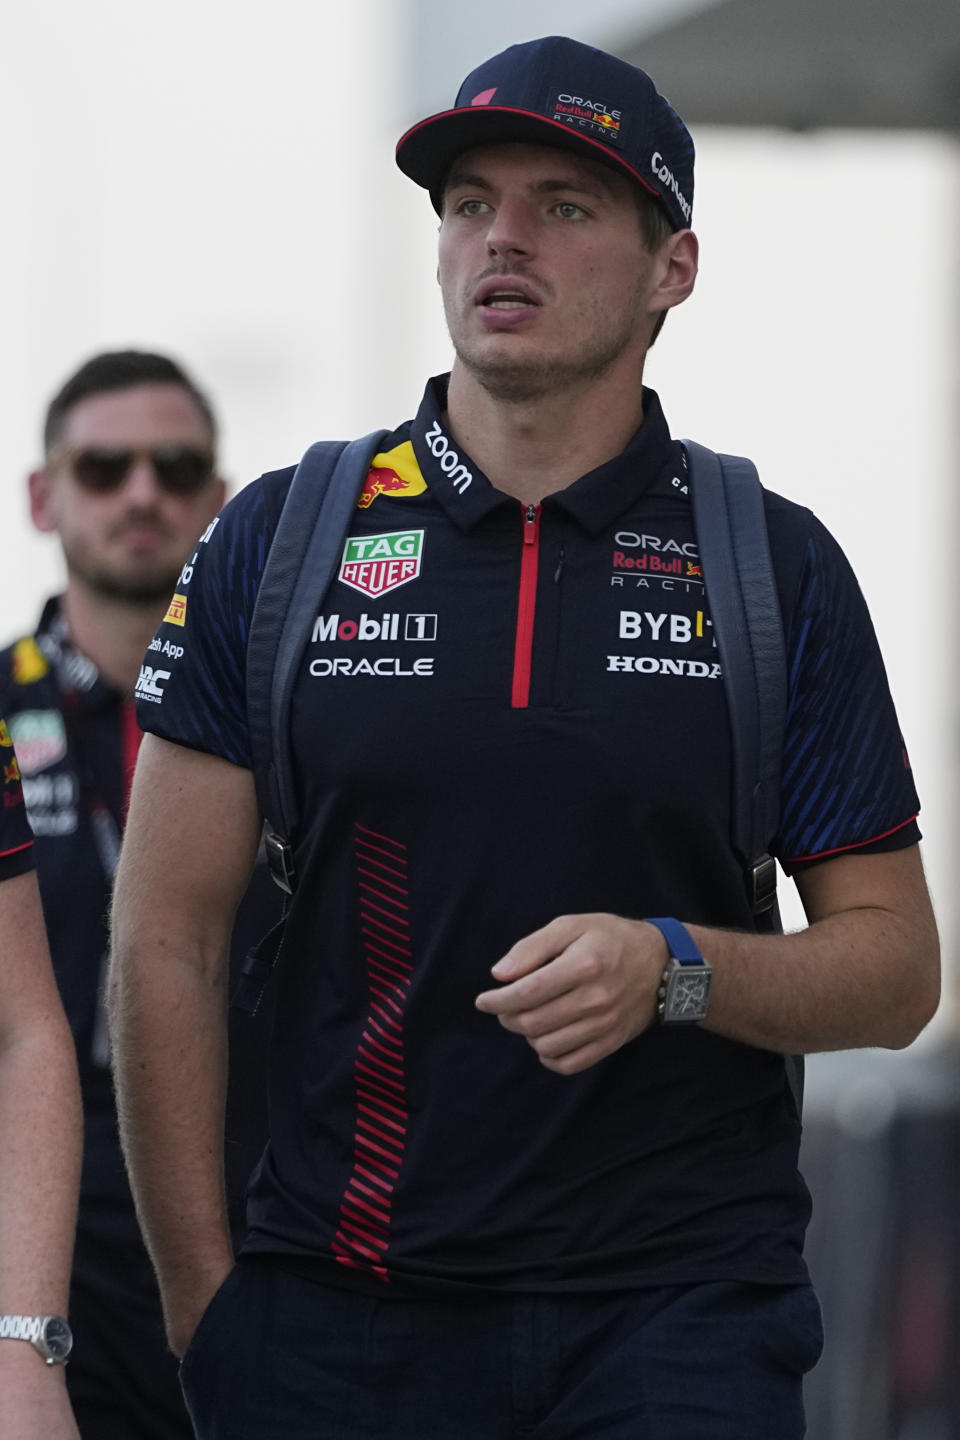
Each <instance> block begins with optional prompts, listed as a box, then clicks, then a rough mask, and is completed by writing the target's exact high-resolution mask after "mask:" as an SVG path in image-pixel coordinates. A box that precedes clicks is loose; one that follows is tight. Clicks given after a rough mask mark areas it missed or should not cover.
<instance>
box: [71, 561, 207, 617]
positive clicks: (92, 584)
mask: <svg viewBox="0 0 960 1440" xmlns="http://www.w3.org/2000/svg"><path fill="white" fill-rule="evenodd" d="M180 569H181V567H180V566H179V565H178V566H177V567H176V569H172V568H170V567H168V566H164V567H163V568H161V569H150V568H141V569H140V570H136V571H135V570H130V571H129V572H126V571H123V570H112V569H107V568H105V567H104V566H102V565H96V564H94V563H92V562H89V561H85V560H80V561H79V563H78V559H77V557H76V556H73V557H71V558H70V559H69V560H68V570H69V571H70V573H71V574H72V575H74V576H75V577H76V578H77V579H78V580H80V581H81V582H82V584H83V585H85V586H86V588H87V589H88V590H89V591H91V592H92V593H93V594H94V595H98V596H99V597H100V598H101V599H102V600H110V601H112V602H113V603H114V604H120V605H130V606H131V607H135V608H138V609H139V608H141V607H143V606H147V605H155V606H159V605H162V604H163V602H164V601H166V600H169V599H170V596H171V595H172V594H173V592H174V590H175V589H176V586H177V581H178V580H179V578H180Z"/></svg>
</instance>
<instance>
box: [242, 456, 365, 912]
mask: <svg viewBox="0 0 960 1440" xmlns="http://www.w3.org/2000/svg"><path fill="white" fill-rule="evenodd" d="M386 434H387V432H386V431H385V430H376V431H371V433H370V434H369V435H364V436H363V437H362V438H361V439H359V440H352V441H350V442H349V443H345V442H343V441H329V440H328V441H319V442H318V443H317V444H315V445H311V446H310V448H309V450H307V452H306V454H305V455H304V457H303V459H302V460H301V461H300V464H299V465H298V466H297V469H296V472H295V474H294V477H293V479H292V481H291V482H290V489H289V491H288V492H287V498H286V500H285V502H284V506H283V510H282V511H281V513H280V519H279V521H278V522H277V528H276V530H275V532H274V536H273V540H272V542H271V545H270V550H269V552H268V554H267V559H266V563H265V565H264V569H263V575H262V577H261V580H260V588H259V590H258V592H257V600H256V604H255V606H254V610H253V618H252V620H251V622H250V634H249V637H248V641H247V719H248V724H249V728H250V748H251V753H252V756H253V773H254V779H255V782H256V787H257V799H258V801H259V803H260V810H261V813H262V814H263V817H264V819H265V821H266V822H267V829H266V832H265V845H266V854H267V863H268V864H269V866H270V871H271V874H272V875H273V878H274V880H276V882H277V884H278V885H279V886H280V887H281V889H283V890H286V891H287V893H288V894H292V892H293V889H294V886H295V884H296V872H295V867H294V863H293V840H294V837H295V834H296V830H297V826H298V824H299V819H300V816H299V808H298V805H297V797H296V791H295V788H294V784H293V773H292V771H293V757H292V754H291V749H290V736H289V725H290V702H291V697H292V693H293V684H294V679H295V676H296V672H297V666H298V665H299V663H300V659H301V656H302V655H303V652H304V649H305V648H306V644H307V641H308V639H309V637H310V633H311V630H312V628H313V623H314V621H315V619H316V616H317V610H318V607H319V606H320V604H321V603H322V600H323V597H324V595H325V593H326V591H327V589H328V587H329V585H330V582H331V581H332V579H333V577H334V574H335V573H336V569H337V565H338V562H339V560H340V556H341V552H342V550H343V543H344V539H345V537H346V535H347V532H348V530H349V528H350V523H351V520H352V519H353V514H354V511H355V509H356V504H357V495H358V494H359V492H360V489H361V486H362V485H363V482H364V480H365V479H366V476H367V473H368V471H369V469H370V462H371V460H372V459H373V456H374V455H375V454H376V452H377V450H378V449H379V448H380V445H381V444H382V442H383V440H384V437H385V436H386Z"/></svg>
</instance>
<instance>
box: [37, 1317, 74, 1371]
mask: <svg viewBox="0 0 960 1440" xmlns="http://www.w3.org/2000/svg"><path fill="white" fill-rule="evenodd" d="M41 1339H42V1340H43V1343H44V1345H45V1346H46V1349H47V1353H48V1355H49V1356H50V1359H51V1360H53V1361H55V1362H56V1363H57V1364H61V1365H62V1364H63V1362H64V1361H65V1360H66V1358H67V1356H68V1355H69V1354H70V1351H71V1350H72V1349H73V1335H72V1334H71V1333H70V1326H69V1325H68V1324H67V1322H66V1320H61V1319H60V1316H59V1315H48V1316H47V1318H46V1320H45V1321H44V1323H43V1330H42V1332H41Z"/></svg>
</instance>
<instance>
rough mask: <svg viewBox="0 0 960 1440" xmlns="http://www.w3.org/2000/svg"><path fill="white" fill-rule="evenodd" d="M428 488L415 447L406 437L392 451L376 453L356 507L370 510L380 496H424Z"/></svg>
mask: <svg viewBox="0 0 960 1440" xmlns="http://www.w3.org/2000/svg"><path fill="white" fill-rule="evenodd" d="M426 488H427V482H426V481H425V480H424V478H423V476H422V474H421V473H420V466H419V465H418V464H417V459H416V456H415V455H414V453H413V446H412V445H411V444H410V441H409V440H405V441H404V442H403V444H402V445H395V446H394V448H393V449H392V450H386V451H384V452H383V453H382V454H379V455H374V457H373V462H372V463H371V466H370V469H369V471H368V473H367V478H366V480H365V481H364V482H363V489H362V490H361V491H360V494H359V496H358V497H357V509H358V510H369V508H370V506H371V505H372V504H373V502H374V500H376V498H377V496H378V495H422V494H423V492H424V490H426Z"/></svg>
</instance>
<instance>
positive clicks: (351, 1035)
mask: <svg viewBox="0 0 960 1440" xmlns="http://www.w3.org/2000/svg"><path fill="white" fill-rule="evenodd" d="M444 404H445V388H444V381H443V380H442V379H441V380H437V381H432V382H431V383H430V385H429V386H428V388H427V391H426V394H425V396H424V400H423V403H422V405H421V408H420V410H419V412H418V414H417V416H416V418H415V419H414V420H413V421H412V422H411V423H409V424H407V425H404V426H402V427H401V428H400V429H399V430H397V431H395V432H394V433H393V434H392V435H390V436H389V437H388V439H386V440H385V441H384V443H383V451H382V452H381V454H380V455H379V456H378V457H376V458H375V460H374V464H373V468H372V470H371V474H370V477H369V479H368V482H367V485H366V486H365V489H364V493H363V495H362V496H361V503H360V506H359V507H358V509H357V512H356V516H355V521H354V524H353V526H352V530H351V534H350V537H349V538H348V539H347V541H346V543H345V546H344V552H343V558H342V563H341V566H340V570H339V574H338V577H337V579H336V580H335V582H334V583H333V585H332V586H331V588H330V590H329V592H328V593H327V595H326V596H325V597H322V596H320V595H318V597H317V611H316V616H317V618H316V623H315V625H314V629H313V633H312V637H311V640H310V643H309V644H308V646H307V650H306V654H305V657H304V660H303V663H302V668H301V671H300V674H299V676H298V679H297V682H296V688H295V692H294V700H293V720H292V731H293V735H292V739H293V752H294V759H295V769H296V774H297V779H298V785H299V788H300V800H301V812H302V814H303V815H304V817H305V821H304V835H303V841H302V845H301V847H300V851H299V855H298V871H299V874H300V877H301V878H300V885H299V889H298V891H297V894H296V897H295V899H294V902H293V905H292V909H291V913H290V918H289V921H288V927H287V936H286V942H285V946H284V956H283V959H282V961H281V964H280V970H279V973H278V975H277V984H278V987H279V988H278V997H277V1022H276V1031H275V1036H274V1052H273V1067H272V1068H273V1083H272V1115H271V1141H270V1145H269V1147H268V1151H267V1156H266V1160H265V1163H264V1165H263V1166H262V1168H261V1172H260V1175H259V1178H258V1181H257V1183H256V1185H255V1187H254V1190H253V1194H252V1197H251V1204H250V1212H249V1215H250V1225H251V1231H250V1239H249V1241H248V1248H249V1249H251V1250H256V1251H267V1252H270V1251H272V1252H276V1253H278V1254H281V1255H286V1256H287V1257H289V1260H290V1262H291V1263H296V1264H298V1265H300V1266H304V1265H306V1266H309V1267H312V1268H313V1269H315V1270H316V1272H317V1273H318V1274H321V1275H324V1276H326V1277H327V1278H329V1279H331V1280H333V1281H334V1282H335V1283H339V1284H346V1285H355V1286H359V1287H362V1288H368V1289H372V1290H376V1291H380V1292H383V1293H407V1292H425V1293H426V1292H430V1291H431V1290H442V1289H447V1290H450V1291H455V1290H457V1289H466V1288H469V1287H478V1286H479V1287H499V1288H506V1289H512V1290H530V1291H544V1290H610V1289H619V1288H630V1287H634V1286H638V1285H647V1284H662V1283H685V1282H689V1281H699V1280H715V1279H723V1278H737V1279H742V1280H754V1281H765V1282H785V1281H793V1280H799V1279H802V1278H804V1277H805V1270H804V1266H803V1262H802V1258H801V1245H802V1236H803V1230H804V1227H805V1224H806V1220H807V1215H808V1206H809V1202H808V1196H807V1193H806V1190H805V1187H804V1186H803V1183H802V1181H801V1179H800V1177H799V1175H798V1173H797V1147H798V1139H799V1125H798V1122H797V1118H796V1115H795V1113H794V1111H793V1107H792V1104H791V1101H790V1098H789V1094H788V1091H787V1087H786V1084H785V1078H784V1065H783V1061H782V1058H781V1057H779V1056H776V1055H773V1054H769V1053H767V1052H765V1051H761V1050H755V1049H753V1048H751V1047H749V1046H745V1045H739V1044H736V1043H734V1042H733V1041H729V1040H726V1039H723V1038H722V1037H720V1036H717V1035H713V1034H710V1033H708V1032H706V1031H702V1030H699V1029H697V1028H696V1027H690V1028H681V1029H658V1028H654V1029H651V1030H650V1031H648V1032H647V1033H646V1034H644V1035H642V1036H640V1037H639V1038H638V1039H636V1040H634V1041H632V1042H631V1043H630V1044H628V1045H626V1046H624V1047H623V1048H622V1049H621V1050H620V1051H618V1052H617V1053H616V1054H615V1055H613V1056H611V1057H609V1058H608V1059H607V1060H604V1061H603V1062H601V1063H600V1064H598V1065H596V1066H594V1067H593V1068H592V1069H590V1070H588V1071H587V1072H585V1073H583V1074H581V1075H578V1076H575V1077H571V1078H564V1077H561V1076H557V1075H553V1074H551V1073H549V1072H548V1071H546V1070H545V1069H544V1068H543V1067H542V1066H541V1065H540V1064H539V1062H538V1061H537V1059H536V1056H535V1055H534V1053H533V1051H532V1050H531V1049H530V1048H529V1046H528V1045H527V1044H526V1043H525V1042H524V1041H523V1040H522V1039H520V1038H519V1037H517V1036H515V1035H511V1034H509V1033H507V1032H506V1031H505V1030H503V1029H502V1028H501V1027H500V1025H499V1024H498V1023H497V1022H496V1021H495V1020H492V1019H491V1018H490V1017H488V1016H483V1015H480V1014H478V1012H477V1011H476V1010H475V1008H474V1003H473V1002H474V998H475V996H476V995H477V993H478V992H479V991H481V990H484V989H488V988H489V987H490V985H491V977H490V967H491V966H492V965H493V964H494V962H495V961H496V960H497V959H498V958H499V957H500V956H501V955H502V954H503V953H504V952H505V951H506V950H507V949H509V947H510V946H511V945H512V944H513V943H514V942H515V941H516V940H518V939H519V938H520V937H521V936H523V935H526V934H528V933H529V932H530V931H532V930H534V929H536V928H537V927H539V926H542V925H544V924H546V923H547V922H548V921H549V920H551V919H553V918H554V917H555V916H557V915H559V914H565V913H577V912H587V911H609V912H612V913H615V914H620V915H627V916H634V917H642V916H644V915H647V914H656V915H662V914H674V915H676V916H678V917H679V918H680V919H682V920H686V921H690V922H699V923H706V924H712V925H719V926H734V927H741V928H744V929H749V928H750V927H751V923H752V922H751V916H750V911H749V907H748V905H747V902H746V897H745V894H744V886H743V881H742V876H741V871H740V867H739V864H738V862H737V859H736V857H735V855H734V854H733V852H732V850H731V846H730V840H729V793H730V739H729V725H728V718H727V710H726V701H725V696H724V687H723V679H722V676H721V673H720V667H719V662H718V656H717V650H716V646H715V644H714V641H713V636H712V626H711V619H710V606H709V597H707V596H706V595H705V594H704V586H703V579H702V576H701V573H700V566H699V559H698V554H697V549H696V544H695V541H694V536H693V526H692V519H691V513H690V505H689V497H688V491H687V476H686V469H685V463H684V455H683V450H682V447H681V446H680V445H679V444H678V443H677V442H675V441H673V440H671V438H670V435H669V432H668V430H667V426H666V422H665V421H664V418H663V415H662V412H661V409H660V405H659V402H658V400H657V398H656V396H655V395H654V394H653V392H652V391H645V419H644V423H643V425H642V426H641V428H640V429H639V430H638V432H637V433H636V435H635V436H634V438H633V440H632V441H631V443H630V445H629V446H628V447H627V449H626V450H625V451H624V453H623V454H622V455H621V456H619V457H618V458H617V459H615V460H613V461H611V462H610V463H609V464H606V465H603V466H601V467H600V468H599V469H597V470H594V471H592V472H591V473H590V474H588V475H585V476H583V477H582V478H581V479H580V480H578V481H577V482H576V483H575V484H573V485H571V486H569V487H568V488H567V489H565V490H562V491H559V492H558V493H557V494H555V495H552V496H548V497H547V498H546V499H545V500H544V501H543V503H542V504H541V505H538V506H531V507H523V506H521V505H520V504H519V503H518V502H517V501H515V500H512V499H510V498H509V497H507V496H505V495H503V494H502V493H501V492H498V491H496V490H494V489H493V488H492V486H491V485H490V484H489V482H488V480H487V479H486V477H485V476H484V475H483V474H482V472H481V471H480V470H479V469H478V467H477V465H476V464H475V463H474V461H473V460H472V458H471V457H470V456H469V455H467V454H466V453H465V452H464V451H463V450H462V448H460V447H459V446H458V445H457V444H456V442H455V440H454V439H453V437H452V436H451V435H450V434H449V432H448V431H447V429H446V425H445V416H444ZM291 473H292V472H291V471H289V470H287V471H280V472H275V473H273V474H270V475H267V476H264V477H263V478H262V479H261V480H260V481H259V482H257V483H255V484H254V485H251V486H250V487H249V488H248V489H246V490H244V491H243V492H241V494H240V495H239V496H238V497H237V498H236V499H235V500H234V501H233V502H231V504H230V505H229V506H228V507H227V509H226V510H225V511H224V512H223V514H222V516H221V517H220V519H219V521H218V522H217V523H215V525H214V526H212V527H211V529H210V530H209V531H208V532H207V534H206V536H205V537H204V540H203V542H202V543H201V544H200V545H199V546H198V547H197V551H196V554H195V555H194V557H193V558H192V560H191V562H190V564H189V565H188V566H187V567H186V568H185V571H184V575H183V577H182V579H181V585H180V586H179V587H178V594H179V596H180V599H179V600H178V601H175V612H174V619H173V621H171V622H168V623H165V624H164V625H163V626H162V627H161V629H160V631H159V632H158V635H157V638H156V639H155V640H154V642H153V646H152V648H151V652H150V653H149V654H148V656H147V657H146V660H145V666H144V671H143V673H142V675H141V680H140V685H139V687H138V689H139V694H140V699H141V704H140V707H139V714H140V719H141V724H142V725H143V726H144V727H145V728H146V729H149V730H153V731H155V732H156V733H157V734H159V735H162V736H164V737H165V738H167V739H169V740H173V741H176V742H178V743H181V744H184V745H187V746H191V747H194V748H197V749H200V750H205V751H209V752H211V753H214V754H217V755H220V756H223V757H225V758H226V759H228V760H231V761H233V762H234V763H236V764H239V765H249V764H250V752H249V744H248V738H247V731H246V719H245V706H244V664H245V645H246V638H247V634H248V631H249V624H250V617H251V614H252V611H253V604H254V600H255V598H256V592H257V585H258V583H259V577H260V573H261V570H262V566H263V558H264V555H265V553H266V550H267V548H268V546H269V542H270V537H271V535H272V532H273V529H274V527H275V524H276V517H277V514H278V513H279V509H280V506H281V505H282V501H283V498H284V495H285V493H286V490H287V487H288V486H289V482H290V477H291ZM766 507H767V519H768V525H769V530H770V539H771V547H772V551H773V555H774V561H775V567H776V573H777V582H778V587H779V594H780V602H781V606H782V609H783V616H784V625H785V633H786V640H787V649H788V661H789V670H790V700H789V714H788V719H787V735H786V744H785V750H784V767H783V823H782V827H781V832H780V835H779V837H778V841H777V846H776V849H777V854H778V856H779V857H780V858H781V860H782V861H783V862H784V863H785V865H786V866H787V867H788V868H789V867H790V866H792V865H796V864H798V863H802V862H806V861H809V860H810V859H811V857H816V856H820V855H823V854H829V853H834V852H838V851H845V850H857V849H860V850H867V849H871V848H873V849H875V848H878V847H879V848H886V847H898V846H903V845H909V844H913V843H914V842H915V841H916V839H917V838H918V831H917V828H916V824H915V818H914V817H915V816H916V812H917V808H918V806H917V799H916V794H915V792H914V788H913V784H912V780H911V776H910V772H909V768H908V765H907V762H906V757H905V752H904V748H903V743H902V740H901V738H900V733H899V729H898V725H897V720H896V715H895V713H894V710H893V706H892V703H891V700H890V696H889V692H888V688H887V682H886V678H885V675H884V670H883V665H882V661H881V659H880V656H879V652H878V650H877V645H876V641H875V638H874V635H873V629H872V626H871V623H870V619H869V615H868V613H867V610H866V606H865V604H864V602H863V599H862V597H861V595H860V592H859V590H858V588H857V585H856V582H855V580H854V578H853V575H852V573H851V571H850V568H849V566H848V564H847V562H846V560H845V559H844V557H843V555H842V553H841V551H840V550H839V548H838V546H837V545H836V543H835V542H834V541H833V540H832V538H831V537H830V536H829V535H828V533H827V532H826V531H825V530H824V529H823V527H822V526H821V525H820V524H819V522H818V521H817V520H816V519H815V518H814V517H813V516H812V515H811V514H810V512H809V511H807V510H805V509H803V508H801V507H799V506H797V505H793V504H791V503H790V502H788V501H786V500H782V499H780V498H779V497H778V496H775V495H772V494H770V495H767V497H766ZM185 823H186V824H188V823H189V817H186V818H185Z"/></svg>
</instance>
